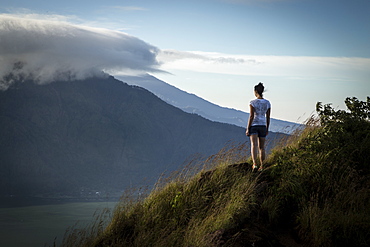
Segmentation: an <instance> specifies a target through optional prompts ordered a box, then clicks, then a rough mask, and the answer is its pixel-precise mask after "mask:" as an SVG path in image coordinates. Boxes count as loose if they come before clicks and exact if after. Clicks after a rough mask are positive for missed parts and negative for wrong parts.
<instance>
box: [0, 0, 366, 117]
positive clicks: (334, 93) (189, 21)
mask: <svg viewBox="0 0 370 247" xmlns="http://www.w3.org/2000/svg"><path fill="white" fill-rule="evenodd" d="M0 6H1V7H0V13H2V14H5V15H12V16H16V17H22V18H32V19H47V20H54V21H60V22H67V23H70V24H73V25H82V26H88V27H98V28H104V29H108V30H114V31H119V32H123V33H126V34H129V35H132V36H134V37H136V38H138V39H140V40H142V41H144V42H146V43H148V44H149V45H152V46H154V47H157V48H158V49H159V54H158V61H159V62H160V63H161V64H162V65H160V66H159V69H161V70H164V71H166V72H169V73H155V72H153V71H152V72H151V73H152V74H153V75H154V76H156V77H158V78H160V79H163V80H165V81H166V82H167V83H169V84H172V85H174V86H176V87H178V88H180V89H183V90H185V91H188V92H190V93H194V94H196V95H198V96H200V97H202V98H205V99H207V100H209V101H211V102H213V103H216V104H218V105H221V106H225V107H230V108H236V109H239V110H243V111H248V102H249V100H250V99H252V98H253V97H254V96H253V86H254V85H255V84H257V83H258V82H259V81H262V82H264V83H265V86H266V88H267V92H266V94H265V97H266V98H268V99H270V100H271V102H272V107H273V108H272V116H273V117H274V118H278V119H283V120H289V121H304V120H305V119H306V118H307V117H308V116H309V115H310V114H311V113H312V112H313V111H314V109H315V104H316V102H317V101H322V102H323V103H333V105H334V106H335V107H337V106H338V107H339V108H344V105H343V101H344V99H345V97H347V96H356V97H358V98H360V99H362V100H365V98H366V96H367V95H370V81H369V78H370V28H369V26H370V2H369V1H368V0H352V1H348V0H337V1H334V0H324V1H323V0H286V1H285V0H197V1H193V0H188V1H176V0H175V1H164V0H157V1H149V0H147V1H113V0H106V1H96V0H89V1H87V0H86V1H76V0H74V1H70V0H66V1H50V0H49V1H37V0H35V1H26V0H23V1H21V0H13V1H11V2H10V1H9V2H8V3H1V5H0ZM87 42H88V41H87ZM0 56H1V55H0ZM115 73H117V74H119V73H121V72H120V71H118V70H116V71H115ZM113 74H114V73H113Z"/></svg>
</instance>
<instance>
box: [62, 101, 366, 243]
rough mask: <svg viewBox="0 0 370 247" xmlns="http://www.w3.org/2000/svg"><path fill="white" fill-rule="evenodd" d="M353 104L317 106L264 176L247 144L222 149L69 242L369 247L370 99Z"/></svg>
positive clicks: (279, 150) (274, 154) (276, 154)
mask: <svg viewBox="0 0 370 247" xmlns="http://www.w3.org/2000/svg"><path fill="white" fill-rule="evenodd" d="M346 105H347V107H348V111H335V110H334V109H332V108H331V106H330V105H325V106H322V105H321V104H320V103H319V104H318V105H317V112H318V118H316V119H311V120H310V121H309V122H308V124H307V127H306V128H305V129H304V130H303V131H302V132H301V133H299V134H297V135H296V136H294V137H292V138H291V139H290V140H289V142H288V143H287V144H284V145H283V144H282V145H280V146H279V147H277V148H276V149H275V150H274V151H273V152H272V153H271V154H270V155H269V158H268V160H267V166H268V168H266V169H265V170H264V171H263V172H261V173H254V172H252V171H251V170H250V163H251V162H250V160H247V158H246V157H244V156H243V154H245V153H247V151H246V150H245V148H240V149H237V148H236V149H232V150H229V151H228V152H223V153H222V152H221V153H220V154H218V155H216V156H214V157H212V158H211V159H209V160H207V161H206V162H205V168H204V169H203V170H202V171H200V172H198V173H196V175H191V176H187V175H186V173H181V174H180V175H178V176H177V177H176V178H174V179H172V180H171V181H169V182H167V183H165V184H164V185H162V186H158V187H157V188H156V189H155V190H153V191H152V192H151V193H150V194H149V195H148V196H147V197H146V198H144V199H138V200H137V201H135V202H132V201H130V200H129V201H127V200H123V201H122V202H121V203H120V204H119V205H118V207H117V208H116V210H115V212H114V214H113V216H112V219H111V221H110V222H109V224H108V225H107V227H105V228H101V229H100V230H98V231H93V232H94V234H85V235H83V234H82V233H86V232H87V230H86V229H85V230H81V231H79V232H78V231H77V232H74V233H73V234H70V235H69V236H67V237H66V239H65V240H64V245H65V246H284V245H285V246H288V245H290V246H291V245H292V244H293V243H294V245H296V246H369V245H370V207H368V205H370V193H369V192H370V182H369V181H370V180H369V172H370V171H369V169H370V168H369V167H370V164H369V158H370V157H369V153H368V152H369V150H370V122H369V119H370V115H369V112H370V98H367V102H361V101H359V100H357V99H356V98H347V99H346ZM184 174H185V175H184ZM81 234H82V235H83V237H82V238H81V236H82V235H81ZM78 236H80V237H78ZM76 239H79V241H76ZM287 241H288V242H287Z"/></svg>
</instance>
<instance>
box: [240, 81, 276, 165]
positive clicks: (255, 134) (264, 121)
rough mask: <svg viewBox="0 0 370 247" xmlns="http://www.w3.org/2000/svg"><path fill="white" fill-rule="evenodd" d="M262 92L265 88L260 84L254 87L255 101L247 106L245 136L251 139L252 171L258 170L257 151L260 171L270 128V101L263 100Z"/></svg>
mask: <svg viewBox="0 0 370 247" xmlns="http://www.w3.org/2000/svg"><path fill="white" fill-rule="evenodd" d="M264 90H265V87H264V86H263V84H262V83H261V82H260V83H258V85H256V86H255V87H254V95H255V96H256V99H254V100H252V101H251V102H250V104H249V108H250V115H249V120H248V126H247V130H246V135H247V136H249V137H250V139H251V153H252V160H253V166H252V168H253V170H254V169H257V168H258V166H257V162H256V159H257V153H258V150H259V160H260V167H259V169H258V170H259V171H262V169H263V161H264V160H265V140H266V136H267V134H268V129H269V126H270V114H271V104H270V101H268V100H267V99H264V98H263V91H264ZM257 148H258V149H257Z"/></svg>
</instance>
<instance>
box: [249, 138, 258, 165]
mask: <svg viewBox="0 0 370 247" xmlns="http://www.w3.org/2000/svg"><path fill="white" fill-rule="evenodd" d="M250 139H251V154H252V160H253V166H254V165H257V162H256V159H257V155H258V136H257V135H250Z"/></svg>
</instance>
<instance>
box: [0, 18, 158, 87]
mask: <svg viewBox="0 0 370 247" xmlns="http://www.w3.org/2000/svg"><path fill="white" fill-rule="evenodd" d="M158 51H159V50H158V49H157V48H156V47H154V46H152V45H150V44H148V43H146V42H144V41H142V40H140V39H138V38H135V37H133V36H130V35H128V34H125V33H122V32H117V31H112V30H107V29H98V28H91V27H86V26H77V25H73V24H70V23H67V22H65V21H55V20H50V19H49V20H46V19H33V18H24V17H19V16H12V15H5V14H4V15H0V90H5V89H7V88H8V87H9V86H10V85H11V84H12V83H13V82H14V81H15V80H26V79H33V80H35V81H36V82H38V83H48V82H51V81H54V80H72V79H84V78H87V77H91V76H102V75H104V74H105V73H113V74H114V73H115V72H117V71H119V72H120V73H122V72H126V73H133V72H138V73H140V72H153V71H157V70H158V66H159V63H158V61H157V59H156V56H157V53H158Z"/></svg>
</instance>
